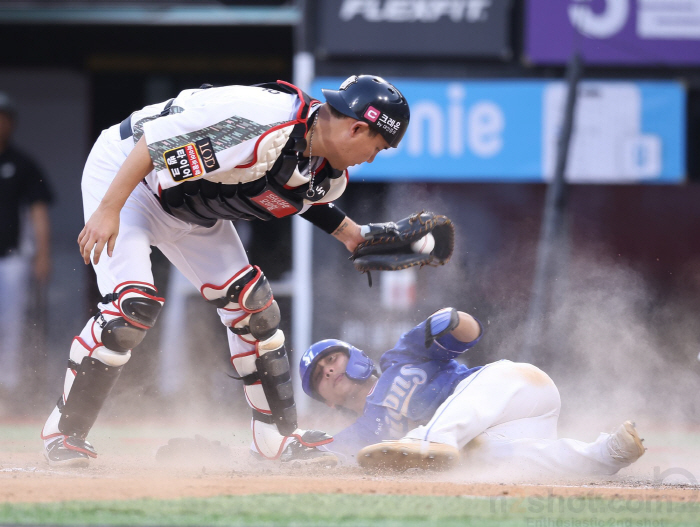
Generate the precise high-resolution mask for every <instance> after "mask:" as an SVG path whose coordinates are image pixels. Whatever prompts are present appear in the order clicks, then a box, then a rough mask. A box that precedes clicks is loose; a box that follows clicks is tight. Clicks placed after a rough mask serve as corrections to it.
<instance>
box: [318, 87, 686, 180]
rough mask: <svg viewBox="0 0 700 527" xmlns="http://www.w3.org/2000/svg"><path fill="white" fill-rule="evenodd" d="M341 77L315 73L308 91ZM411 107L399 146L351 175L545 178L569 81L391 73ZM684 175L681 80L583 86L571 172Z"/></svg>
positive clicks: (572, 175) (623, 176)
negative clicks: (440, 77)
mask: <svg viewBox="0 0 700 527" xmlns="http://www.w3.org/2000/svg"><path fill="white" fill-rule="evenodd" d="M342 81H343V79H341V78H318V79H316V81H315V82H314V84H313V88H312V93H313V95H314V96H315V97H317V98H319V99H320V100H323V95H322V93H321V88H322V87H323V88H328V87H337V86H339V85H340V84H341V82H342ZM391 81H392V82H393V83H394V84H395V85H396V86H397V87H398V88H399V89H400V90H401V91H402V93H403V94H404V95H405V96H406V98H407V99H408V101H409V104H410V107H411V122H410V125H409V127H408V130H407V132H406V135H405V137H404V139H403V141H402V143H401V145H399V148H398V149H391V150H388V151H385V152H382V153H380V154H379V155H378V156H377V158H376V160H375V161H374V162H373V163H371V164H367V163H365V164H364V165H362V166H359V167H352V168H351V169H350V177H351V180H354V181H398V180H400V181H482V182H483V181H503V182H509V181H518V182H542V181H547V180H548V179H549V178H551V176H552V174H553V171H554V166H555V160H556V144H557V136H558V131H559V129H560V126H561V122H562V120H563V115H564V104H565V98H566V86H565V85H564V83H563V82H561V81H541V80H533V81H530V80H503V81H462V80H449V79H445V80H434V81H424V80H416V79H391ZM684 177H685V91H684V89H683V87H682V85H681V84H680V83H677V82H646V81H643V82H636V81H624V82H607V81H605V82H604V81H586V82H583V83H581V85H580V89H579V97H578V102H577V108H576V114H575V127H574V131H573V134H572V142H571V147H570V152H569V163H568V169H567V179H568V180H569V181H571V182H574V183H576V182H580V183H637V182H650V183H654V182H656V183H678V182H680V181H682V180H683V179H684Z"/></svg>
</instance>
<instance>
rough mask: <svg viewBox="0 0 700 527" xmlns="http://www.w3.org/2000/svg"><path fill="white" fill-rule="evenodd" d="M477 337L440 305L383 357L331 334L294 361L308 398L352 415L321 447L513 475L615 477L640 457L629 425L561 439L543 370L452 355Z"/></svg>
mask: <svg viewBox="0 0 700 527" xmlns="http://www.w3.org/2000/svg"><path fill="white" fill-rule="evenodd" d="M481 337H482V327H481V324H480V323H479V321H478V320H477V319H475V318H474V317H472V316H471V315H469V314H467V313H464V312H461V311H457V310H455V309H453V308H444V309H441V310H439V311H437V312H436V313H434V314H433V315H431V316H430V317H429V318H428V319H427V320H425V321H423V322H421V323H420V324H418V325H417V326H416V327H415V328H413V329H412V330H410V331H408V332H407V333H405V334H403V335H402V336H401V338H400V339H399V341H398V342H397V343H396V345H395V346H394V347H393V348H392V349H391V350H389V351H387V352H385V353H384V354H383V355H382V356H381V359H380V367H381V370H382V374H381V376H378V373H377V371H376V370H375V367H374V362H373V361H372V359H370V358H369V357H368V356H367V355H366V354H365V353H364V352H362V351H361V350H359V349H357V348H355V347H354V346H352V345H351V344H348V343H347V342H343V341H340V340H335V339H329V340H322V341H320V342H317V343H315V344H313V345H312V346H311V347H310V348H309V349H308V350H306V352H305V353H304V355H303V356H302V357H301V362H300V376H301V378H302V386H303V388H304V391H305V392H306V393H307V395H310V396H311V397H313V398H315V399H317V400H320V401H323V402H325V403H326V404H328V405H329V406H332V407H335V408H344V409H346V410H350V411H352V412H353V413H355V414H356V415H357V416H358V418H357V420H356V421H355V422H354V423H353V424H352V425H351V426H349V427H348V428H346V429H344V430H342V431H341V432H339V433H338V434H336V435H335V436H334V441H333V442H332V443H330V444H326V445H324V446H322V447H320V448H321V449H326V450H328V451H331V452H333V453H335V454H336V455H337V456H338V457H339V458H340V459H341V460H343V461H345V462H352V461H354V460H356V461H357V462H358V463H359V464H360V465H361V466H364V467H371V468H391V469H397V470H405V469H407V468H414V467H418V468H435V469H444V468H449V467H451V466H453V465H454V464H456V462H457V461H458V460H459V459H460V456H464V457H465V458H467V459H468V460H469V461H470V462H471V461H479V462H480V463H485V464H486V465H489V466H491V467H494V466H495V467H501V468H503V467H507V468H509V469H510V470H509V472H513V471H516V470H518V469H523V468H525V472H527V471H528V470H530V473H533V471H536V472H534V473H544V474H550V475H551V474H553V475H557V476H567V475H593V474H614V473H615V472H617V471H618V470H620V469H621V468H623V467H626V466H628V465H629V464H630V463H632V462H634V461H636V460H637V459H638V458H639V457H640V456H641V455H642V454H644V451H645V449H644V446H643V445H642V440H641V439H640V438H639V436H638V435H637V432H636V429H635V428H634V425H633V424H632V423H631V422H629V421H627V422H625V423H623V424H622V425H621V426H620V427H619V428H618V429H617V430H616V431H615V433H613V434H600V436H599V437H598V439H597V440H596V441H594V442H592V443H585V442H583V441H577V440H574V439H558V438H557V420H558V418H559V411H560V409H561V401H560V399H559V391H558V390H557V387H556V386H555V385H554V382H553V381H552V379H550V378H549V376H548V375H547V374H546V373H544V372H543V371H542V370H540V369H539V368H537V367H535V366H533V365H531V364H525V363H514V362H511V361H508V360H501V361H498V362H494V363H491V364H487V365H485V366H479V367H475V368H467V366H465V365H463V364H459V363H458V362H457V361H456V360H454V359H455V357H457V356H458V355H459V354H461V353H464V352H465V351H467V350H468V349H469V348H471V347H472V346H474V345H475V344H476V343H477V342H478V341H479V340H480V339H481Z"/></svg>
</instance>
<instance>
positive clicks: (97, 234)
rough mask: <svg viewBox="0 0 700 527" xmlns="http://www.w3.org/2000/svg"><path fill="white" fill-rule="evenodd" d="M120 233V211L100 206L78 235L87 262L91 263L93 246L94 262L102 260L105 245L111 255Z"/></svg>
mask: <svg viewBox="0 0 700 527" xmlns="http://www.w3.org/2000/svg"><path fill="white" fill-rule="evenodd" d="M118 235H119V211H116V212H115V211H113V210H111V209H103V208H102V207H98V208H97V210H96V211H95V212H94V213H93V215H92V216H90V219H89V220H88V221H87V223H86V224H85V227H83V230H82V231H80V235H78V245H79V246H80V254H81V255H82V256H83V261H84V262H85V264H86V265H87V264H89V263H90V253H92V252H93V248H94V256H93V263H94V264H97V263H98V262H99V261H100V254H102V250H103V249H104V248H105V245H106V246H107V255H108V256H109V257H111V256H112V252H113V251H114V244H115V243H116V241H117V236H118Z"/></svg>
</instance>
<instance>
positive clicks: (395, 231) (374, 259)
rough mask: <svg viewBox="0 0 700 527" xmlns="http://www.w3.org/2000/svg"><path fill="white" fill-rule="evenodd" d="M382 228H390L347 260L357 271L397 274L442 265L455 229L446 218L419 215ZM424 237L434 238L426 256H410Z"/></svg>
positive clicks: (364, 244)
mask: <svg viewBox="0 0 700 527" xmlns="http://www.w3.org/2000/svg"><path fill="white" fill-rule="evenodd" d="M384 225H392V227H391V228H383V229H381V231H383V232H379V233H377V234H374V235H373V236H372V237H371V238H370V239H369V240H367V241H365V242H362V243H361V244H360V245H358V246H357V247H356V248H355V251H354V252H353V254H352V256H351V257H350V258H351V259H352V261H353V265H354V266H355V269H357V270H358V271H360V272H363V273H366V272H368V271H398V270H400V269H407V268H408V267H413V266H414V265H419V266H421V267H423V266H424V265H431V266H438V265H445V264H446V263H447V262H448V261H449V259H450V257H451V256H452V252H453V250H454V244H455V228H454V225H453V224H452V221H451V220H450V219H449V218H448V217H447V216H443V215H441V214H433V213H432V212H426V211H421V212H418V213H416V214H412V215H411V216H409V217H408V218H404V219H403V220H401V221H399V222H397V223H396V224H395V225H394V224H384ZM371 232H372V231H371V230H370V233H371ZM428 233H430V234H432V235H433V237H434V238H435V247H434V248H433V250H432V251H430V253H428V254H423V253H416V252H414V251H413V250H412V249H411V244H412V243H413V242H415V241H417V240H419V239H420V238H422V237H423V236H425V235H426V234H428ZM370 285H371V282H370Z"/></svg>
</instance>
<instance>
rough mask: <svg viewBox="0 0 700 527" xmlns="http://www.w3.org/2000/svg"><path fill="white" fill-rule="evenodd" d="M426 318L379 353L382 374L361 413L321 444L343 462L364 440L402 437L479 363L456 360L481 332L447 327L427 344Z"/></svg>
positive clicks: (427, 418) (427, 416) (422, 421)
mask: <svg viewBox="0 0 700 527" xmlns="http://www.w3.org/2000/svg"><path fill="white" fill-rule="evenodd" d="M426 322H427V321H423V322H421V323H420V324H418V325H417V326H416V327H415V328H413V329H412V330H410V331H408V332H407V333H404V334H403V335H402V336H401V338H400V339H399V341H398V342H397V343H396V345H395V346H394V347H393V348H392V349H390V350H389V351H387V352H386V353H384V354H383V355H382V357H381V359H380V362H379V365H380V367H381V370H382V375H381V377H380V378H379V380H378V381H377V384H376V385H375V387H374V389H373V390H372V392H370V394H369V395H368V396H367V402H366V403H365V407H364V411H363V413H362V415H361V416H360V417H359V418H358V419H357V421H355V422H354V423H353V424H352V425H351V426H349V427H347V428H345V429H344V430H342V431H341V432H339V433H338V434H336V435H335V436H334V440H333V442H332V443H330V444H328V445H326V446H325V447H322V448H325V449H327V450H329V451H331V452H334V453H336V454H340V457H341V459H342V460H344V461H346V462H347V461H349V460H350V459H352V458H354V456H355V454H357V452H358V451H359V450H361V449H362V448H363V447H365V446H367V445H371V444H374V443H379V442H381V441H384V440H385V439H400V438H402V437H403V436H405V435H406V433H407V432H408V431H409V430H412V429H413V428H415V427H417V426H420V425H424V424H426V423H427V422H428V421H430V419H431V418H432V417H433V414H435V411H436V410H437V408H438V407H439V406H440V405H441V404H442V403H443V402H444V401H445V399H447V398H448V397H449V396H450V395H451V394H452V392H453V391H454V389H455V387H456V386H457V384H459V383H460V382H461V381H463V380H464V379H466V378H467V377H469V376H470V375H471V374H473V373H475V372H476V371H478V370H479V369H481V366H479V367H476V368H467V367H466V366H465V365H463V364H459V363H458V362H457V361H456V360H454V358H455V357H456V356H458V355H459V354H460V353H462V352H464V351H466V350H468V349H469V348H471V347H472V346H473V345H474V344H476V343H477V342H478V341H479V339H480V338H481V334H480V335H479V337H478V338H477V339H476V340H474V341H472V342H468V343H465V342H460V341H458V340H457V339H455V338H454V337H453V336H452V335H451V334H449V333H448V334H447V335H444V336H442V337H440V338H438V339H437V340H435V341H434V342H433V343H432V345H431V346H430V347H429V348H426V347H425V324H426Z"/></svg>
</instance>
